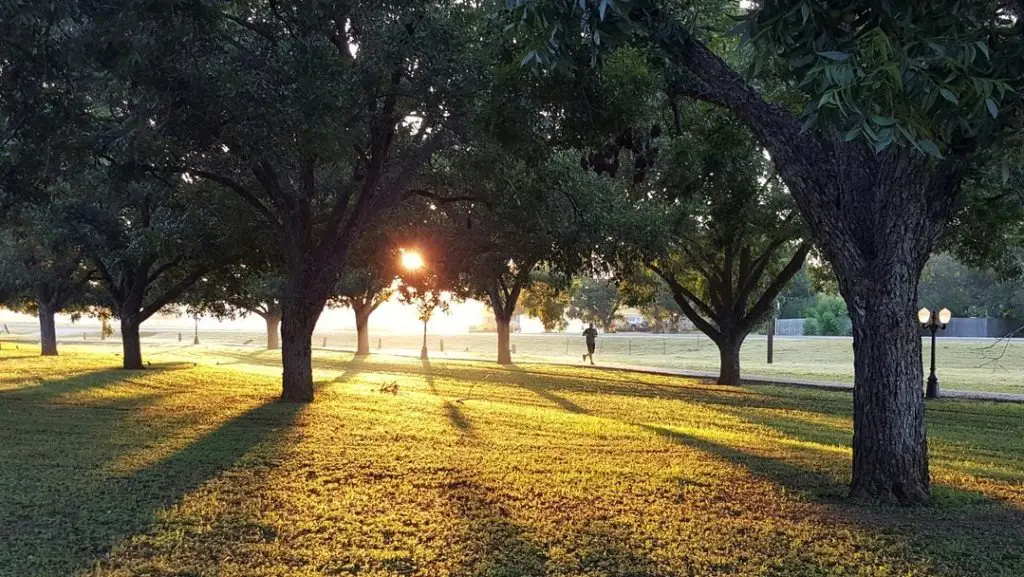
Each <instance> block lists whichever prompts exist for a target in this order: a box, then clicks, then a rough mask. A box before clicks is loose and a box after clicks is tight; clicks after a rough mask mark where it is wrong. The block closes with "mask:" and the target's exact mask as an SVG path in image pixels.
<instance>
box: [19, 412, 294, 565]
mask: <svg viewBox="0 0 1024 577" xmlns="http://www.w3.org/2000/svg"><path fill="white" fill-rule="evenodd" d="M301 407H302V405H298V404H284V403H277V402H273V401H272V400H270V399H267V400H265V401H264V402H263V403H262V404H260V405H258V406H256V407H254V408H252V409H250V410H248V411H245V412H243V413H241V414H239V415H237V416H235V417H233V418H231V419H229V420H227V421H225V422H224V423H222V424H220V425H219V426H218V428H216V429H215V430H213V431H212V432H210V433H208V434H206V435H204V436H202V437H200V438H199V439H197V440H195V441H194V442H193V443H192V444H190V445H188V446H187V447H185V448H184V449H181V450H180V451H178V452H176V453H173V454H172V455H170V456H168V457H167V458H165V459H163V460H161V461H158V462H156V463H154V464H152V465H150V466H147V467H144V468H142V469H140V470H137V471H134V472H131V473H128V474H110V473H105V472H104V471H103V470H102V469H101V468H99V467H97V466H96V464H97V463H98V462H100V461H104V460H107V459H109V457H110V455H101V456H98V457H97V458H95V459H94V460H93V461H94V462H92V463H82V462H79V461H75V460H74V459H69V458H67V457H66V456H65V455H62V454H61V453H59V452H58V451H59V449H57V450H56V451H55V454H54V455H51V456H50V458H48V456H47V455H45V454H43V455H40V454H37V455H28V458H29V459H31V460H30V461H27V462H25V464H24V465H23V466H22V470H19V469H18V468H14V470H11V466H10V460H12V459H17V458H19V457H22V458H24V457H26V455H24V454H22V452H23V451H24V450H25V449H26V448H29V449H36V450H38V449H39V446H38V444H33V443H15V444H14V445H13V449H12V446H4V447H3V448H0V462H4V461H6V462H7V463H6V465H5V467H4V468H5V469H6V470H7V471H8V473H7V474H3V473H0V488H2V489H4V493H5V494H7V495H11V497H12V498H9V499H5V501H4V502H2V503H0V542H3V543H5V547H4V548H0V575H12V576H13V575H54V576H57V575H71V574H75V573H76V572H77V571H80V570H83V569H86V568H89V567H91V566H92V565H93V564H94V563H95V562H96V561H97V560H98V559H100V558H101V557H102V556H103V555H104V554H105V553H106V552H107V551H109V550H110V548H111V547H113V546H114V545H115V544H117V543H118V542H119V541H121V540H122V539H125V538H127V537H130V536H131V535H133V534H135V533H138V532H140V531H144V530H145V529H146V528H147V527H149V526H150V525H151V524H152V523H153V521H154V517H155V514H156V513H157V512H158V511H159V510H161V509H163V508H165V507H168V506H171V505H173V504H175V503H176V502H178V501H180V500H181V499H182V498H183V497H184V496H185V495H187V494H188V493H190V492H191V491H194V490H196V489H197V488H199V487H200V486H201V485H202V484H203V483H204V482H206V481H208V480H210V479H212V478H214V477H216V476H218V475H219V474H220V473H221V472H222V471H225V470H226V469H229V468H231V467H232V466H234V465H236V464H239V463H240V462H244V463H245V464H246V465H247V466H248V465H253V464H259V462H260V461H261V460H273V458H274V455H275V453H276V451H277V450H278V449H279V448H280V447H279V445H280V442H281V438H282V436H283V434H284V432H286V430H287V429H289V428H290V426H291V425H292V424H293V423H294V420H295V418H296V416H297V415H298V412H299V410H300V408H301ZM65 412H67V411H65ZM76 412H80V413H82V414H80V415H71V417H76V418H62V419H61V421H60V422H58V423H51V424H50V426H51V427H53V430H50V431H47V436H48V437H50V438H53V439H56V440H57V445H59V444H61V443H65V444H74V443H77V442H87V439H82V438H81V436H80V435H77V436H76V432H79V431H78V429H81V428H83V427H91V428H93V429H95V430H101V431H106V432H108V433H109V434H111V435H124V436H126V437H128V438H126V439H124V443H128V444H130V443H132V442H133V440H137V439H132V438H131V437H130V435H131V433H130V431H128V430H127V429H128V427H126V426H125V423H124V422H123V421H124V417H125V415H126V414H128V413H129V411H127V410H126V411H119V412H96V411H94V410H90V407H82V408H80V409H77V410H76ZM87 420H88V421H91V422H85V421H87ZM20 425H21V426H22V427H25V426H26V425H27V423H25V422H22V423H20ZM32 433H33V431H22V434H23V435H31V434H32ZM45 448H46V447H45V446H44V447H43V449H44V450H45ZM28 469H31V470H28ZM22 473H24V477H26V478H27V480H33V481H34V482H31V483H28V482H20V481H22V479H21V477H22V476H23V475H22ZM7 475H12V476H13V477H7ZM12 491H16V492H15V493H13V494H12Z"/></svg>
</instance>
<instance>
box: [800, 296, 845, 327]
mask: <svg viewBox="0 0 1024 577" xmlns="http://www.w3.org/2000/svg"><path fill="white" fill-rule="evenodd" d="M849 319H850V315H849V313H848V312H847V310H846V302H845V301H844V300H843V299H842V298H840V297H837V296H826V295H818V299H817V302H815V303H814V306H812V307H811V308H810V309H808V310H807V319H806V320H805V321H804V334H805V335H823V336H842V335H847V336H848V335H849V334H850V329H849Z"/></svg>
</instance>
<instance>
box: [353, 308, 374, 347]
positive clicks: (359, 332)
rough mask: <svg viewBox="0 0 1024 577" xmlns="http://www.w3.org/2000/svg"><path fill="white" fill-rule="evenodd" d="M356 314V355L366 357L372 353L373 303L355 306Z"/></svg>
mask: <svg viewBox="0 0 1024 577" xmlns="http://www.w3.org/2000/svg"><path fill="white" fill-rule="evenodd" d="M353 310H354V311H355V314H356V339H357V345H356V356H360V357H365V356H368V355H369V354H370V313H371V312H372V311H373V304H372V303H371V304H367V305H364V306H360V307H353Z"/></svg>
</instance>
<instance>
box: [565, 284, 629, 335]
mask: <svg viewBox="0 0 1024 577" xmlns="http://www.w3.org/2000/svg"><path fill="white" fill-rule="evenodd" d="M622 300H623V297H622V293H621V292H620V291H619V286H618V283H617V282H616V280H615V279H613V278H593V277H590V276H585V277H582V278H581V279H579V281H578V282H577V283H575V284H574V285H573V287H572V292H571V293H570V301H569V310H568V311H567V312H568V315H569V317H570V318H574V319H580V320H581V321H583V322H584V323H588V324H594V325H596V326H598V327H601V328H602V329H604V330H605V331H611V330H612V329H613V327H614V324H615V321H616V320H618V319H620V318H622V315H621V314H619V309H620V308H621V307H622Z"/></svg>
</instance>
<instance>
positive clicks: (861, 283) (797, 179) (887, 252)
mask: <svg viewBox="0 0 1024 577" xmlns="http://www.w3.org/2000/svg"><path fill="white" fill-rule="evenodd" d="M657 16H658V18H652V19H650V22H651V25H652V27H653V28H655V29H657V28H667V29H672V32H669V33H666V31H665V30H658V34H657V37H659V38H662V39H668V41H667V42H666V41H664V40H663V41H662V47H663V48H664V49H665V50H666V53H667V54H668V55H669V57H670V58H671V59H672V60H673V61H675V62H676V63H678V64H680V65H681V66H684V67H686V68H687V69H688V70H689V71H690V72H692V73H693V74H694V76H695V77H696V78H698V79H699V80H700V82H701V83H702V84H703V85H702V86H701V87H700V90H699V92H700V96H699V98H701V99H702V100H706V101H708V102H711V103H713V104H717V105H720V106H723V107H725V108H727V109H729V110H730V111H732V112H733V113H734V114H736V116H737V117H738V118H739V120H740V121H741V122H743V123H744V124H746V125H747V126H748V127H749V128H750V129H751V130H752V131H753V132H754V134H755V136H756V137H757V139H758V140H759V141H760V142H761V144H762V145H764V147H765V149H766V150H767V151H768V153H769V154H771V157H772V162H773V163H774V164H775V165H776V167H778V169H779V173H780V175H781V177H782V179H783V181H784V182H785V184H786V186H787V187H788V188H789V190H790V192H791V193H792V195H793V199H794V200H795V201H796V203H797V204H798V205H799V208H800V212H801V213H802V215H803V216H804V218H805V219H806V221H807V224H808V225H809V226H810V228H811V231H812V233H813V236H814V237H815V240H817V241H818V242H819V243H820V246H821V248H822V249H823V251H824V252H825V256H826V258H827V260H828V261H829V262H830V264H832V266H833V269H834V271H835V273H836V277H837V279H838V280H839V288H840V291H841V292H842V294H843V297H845V299H846V302H847V305H848V308H849V310H850V317H851V320H852V321H853V333H854V337H853V338H854V373H855V375H854V382H855V393H854V421H853V427H854V447H853V455H854V458H853V477H852V483H851V487H850V488H851V494H852V495H853V496H855V497H864V498H874V499H883V500H889V501H899V502H902V503H908V504H910V503H920V502H924V501H926V500H927V499H928V496H929V490H930V487H929V480H928V451H927V438H926V435H925V425H924V395H923V394H922V391H921V389H922V374H921V372H922V367H921V341H920V339H919V335H918V332H917V326H916V324H915V323H914V311H913V309H914V308H915V301H916V292H917V283H918V280H919V277H920V272H921V269H922V267H923V266H924V262H925V260H926V259H927V258H928V255H929V254H930V253H931V251H932V249H934V248H935V245H936V244H937V243H938V241H939V238H940V236H941V234H942V230H943V227H944V226H945V225H946V223H947V222H948V220H949V215H950V212H951V209H952V206H953V204H954V201H955V200H956V198H957V195H958V192H959V188H960V184H961V182H962V181H963V178H964V175H965V173H966V163H965V162H964V160H963V158H962V157H960V156H959V155H956V154H953V155H951V156H949V157H947V158H946V159H945V160H942V161H939V160H935V159H930V158H927V157H926V156H924V155H923V154H918V153H917V152H915V151H913V150H910V149H909V148H901V147H897V146H890V147H889V148H888V149H886V150H885V151H883V152H876V151H874V150H873V149H872V147H870V146H869V145H867V144H866V143H864V142H860V141H859V140H855V141H853V142H841V141H840V140H839V139H838V138H837V134H833V135H830V134H829V133H828V132H826V131H805V130H804V128H803V127H802V126H801V120H800V119H799V118H796V117H795V116H794V115H793V114H792V113H791V111H790V110H788V109H787V107H785V106H781V105H775V104H769V103H767V102H765V101H764V100H763V99H762V98H761V97H760V95H758V94H757V93H756V92H755V91H754V90H753V89H751V88H750V87H749V86H748V85H746V83H745V82H744V80H743V78H742V77H741V76H740V75H739V74H738V73H736V72H735V71H734V70H732V69H730V68H729V65H728V64H727V63H726V62H725V61H724V60H722V59H721V58H719V57H718V56H716V55H715V54H714V53H713V52H711V51H710V50H709V49H708V48H707V47H706V46H704V45H703V44H701V43H700V41H699V40H698V39H697V38H696V37H694V36H692V35H690V34H688V33H686V31H685V30H684V29H682V26H681V25H680V24H678V23H677V22H675V21H672V20H671V19H670V17H669V15H668V14H667V13H659V14H658V15H657ZM674 32H678V34H676V33H674ZM680 39H681V40H680Z"/></svg>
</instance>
